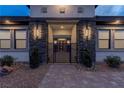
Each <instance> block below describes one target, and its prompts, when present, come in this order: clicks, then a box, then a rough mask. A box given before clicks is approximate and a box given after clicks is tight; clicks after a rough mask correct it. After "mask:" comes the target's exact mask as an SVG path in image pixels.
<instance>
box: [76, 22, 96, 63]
mask: <svg viewBox="0 0 124 93" xmlns="http://www.w3.org/2000/svg"><path fill="white" fill-rule="evenodd" d="M86 24H88V25H89V27H90V29H91V39H90V40H88V41H87V40H85V39H84V31H85V28H86ZM95 37H96V30H95V22H94V21H80V22H79V23H78V24H77V46H78V48H77V61H78V62H79V63H82V62H83V59H82V53H83V49H84V48H88V49H89V50H90V54H91V58H92V63H93V64H95V58H96V51H95ZM86 44H87V45H86Z"/></svg>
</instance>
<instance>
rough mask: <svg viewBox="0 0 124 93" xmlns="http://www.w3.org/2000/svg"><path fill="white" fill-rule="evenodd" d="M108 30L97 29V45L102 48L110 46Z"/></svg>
mask: <svg viewBox="0 0 124 93" xmlns="http://www.w3.org/2000/svg"><path fill="white" fill-rule="evenodd" d="M109 39H110V38H109V30H100V31H98V47H99V48H102V49H108V48H110V44H109V43H110V40H109Z"/></svg>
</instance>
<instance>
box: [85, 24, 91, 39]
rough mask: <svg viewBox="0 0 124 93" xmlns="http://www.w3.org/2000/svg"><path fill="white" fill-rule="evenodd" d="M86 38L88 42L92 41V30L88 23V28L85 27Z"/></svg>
mask: <svg viewBox="0 0 124 93" xmlns="http://www.w3.org/2000/svg"><path fill="white" fill-rule="evenodd" d="M84 38H85V39H86V40H90V38H91V29H90V27H89V25H88V23H87V24H86V27H85V31H84Z"/></svg>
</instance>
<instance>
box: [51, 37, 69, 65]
mask: <svg viewBox="0 0 124 93" xmlns="http://www.w3.org/2000/svg"><path fill="white" fill-rule="evenodd" d="M53 62H54V63H71V40H70V39H66V38H55V39H54V40H53Z"/></svg>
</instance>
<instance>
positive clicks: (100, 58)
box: [96, 51, 124, 63]
mask: <svg viewBox="0 0 124 93" xmlns="http://www.w3.org/2000/svg"><path fill="white" fill-rule="evenodd" d="M110 55H111V56H119V57H121V59H122V61H124V51H120V52H119V51H116V52H114V51H110V52H107V51H104V52H96V61H97V63H99V62H103V61H104V58H106V56H110Z"/></svg>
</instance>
